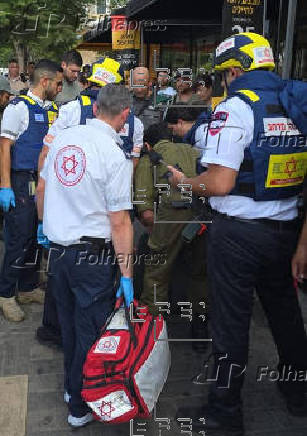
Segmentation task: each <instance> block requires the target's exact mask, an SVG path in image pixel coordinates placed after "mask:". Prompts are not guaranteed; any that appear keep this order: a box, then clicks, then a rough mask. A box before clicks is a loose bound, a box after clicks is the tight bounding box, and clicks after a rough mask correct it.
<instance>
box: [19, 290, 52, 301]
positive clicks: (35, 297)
mask: <svg viewBox="0 0 307 436" xmlns="http://www.w3.org/2000/svg"><path fill="white" fill-rule="evenodd" d="M17 299H18V302H19V303H20V304H29V303H39V304H44V301H45V292H44V291H42V290H41V288H35V289H33V291H30V292H19V293H18V297H17Z"/></svg>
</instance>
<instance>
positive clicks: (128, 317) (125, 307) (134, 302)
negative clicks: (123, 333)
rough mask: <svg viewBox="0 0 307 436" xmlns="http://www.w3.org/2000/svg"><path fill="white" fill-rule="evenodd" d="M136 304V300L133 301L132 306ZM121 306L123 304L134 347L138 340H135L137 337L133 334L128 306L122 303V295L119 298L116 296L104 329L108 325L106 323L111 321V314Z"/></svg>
mask: <svg viewBox="0 0 307 436" xmlns="http://www.w3.org/2000/svg"><path fill="white" fill-rule="evenodd" d="M136 304H137V302H136V301H133V306H134V307H135V305H136ZM121 306H123V307H124V309H125V317H126V321H127V324H128V328H129V333H130V335H131V339H132V342H133V344H134V346H135V347H136V346H137V342H138V341H137V337H136V334H135V331H134V326H133V323H132V322H131V319H130V306H128V307H127V306H126V305H125V304H124V297H119V298H117V300H116V303H115V308H114V312H113V313H112V315H111V316H110V318H109V319H108V321H107V323H106V325H105V329H107V327H108V325H109V324H110V322H111V320H112V318H113V316H114V315H115V313H116V312H118V311H119V309H120V308H121Z"/></svg>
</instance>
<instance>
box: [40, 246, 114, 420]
mask: <svg viewBox="0 0 307 436" xmlns="http://www.w3.org/2000/svg"><path fill="white" fill-rule="evenodd" d="M51 249H52V252H51V255H50V279H49V280H50V282H51V283H50V284H51V287H52V292H53V296H54V298H55V301H56V306H57V312H58V317H59V322H60V328H61V334H62V341H63V352H64V370H65V375H64V387H65V390H66V391H67V392H68V393H69V394H70V395H71V400H70V402H69V405H68V406H69V410H70V413H71V414H72V415H73V416H75V417H81V416H83V415H85V414H86V413H87V412H88V410H89V409H88V407H87V405H86V404H85V403H84V401H83V400H82V398H81V389H82V379H83V373H82V370H83V364H84V362H85V359H86V356H87V353H88V351H89V349H90V348H91V346H92V345H93V344H94V342H95V340H96V339H97V338H98V337H99V334H100V331H101V328H102V327H103V325H104V323H105V321H106V319H107V317H108V316H109V315H110V314H111V312H112V310H113V308H114V302H115V293H116V289H115V286H114V285H115V277H116V265H113V264H112V263H110V262H108V261H107V259H108V258H107V256H105V257H100V256H99V255H98V253H97V251H95V250H93V248H92V246H91V245H90V244H85V245H84V248H82V250H81V249H76V248H68V247H61V246H56V247H55V246H51ZM95 258H97V262H96V261H95ZM93 259H94V261H93Z"/></svg>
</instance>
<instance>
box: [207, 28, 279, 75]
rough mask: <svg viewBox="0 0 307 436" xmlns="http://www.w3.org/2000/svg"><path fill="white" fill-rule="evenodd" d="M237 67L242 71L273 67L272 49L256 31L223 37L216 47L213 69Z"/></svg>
mask: <svg viewBox="0 0 307 436" xmlns="http://www.w3.org/2000/svg"><path fill="white" fill-rule="evenodd" d="M231 67H238V68H241V69H242V70H243V71H252V70H256V69H258V68H267V69H268V70H270V71H273V70H274V69H275V62H274V56H273V51H272V48H271V46H270V43H269V41H268V40H267V39H266V38H264V37H263V36H262V35H258V34H257V33H251V32H246V33H237V34H235V35H232V36H230V37H229V38H227V39H225V40H224V41H223V42H222V43H221V44H220V45H219V46H218V47H217V49H216V52H215V58H214V69H215V70H216V71H223V70H226V69H227V68H231Z"/></svg>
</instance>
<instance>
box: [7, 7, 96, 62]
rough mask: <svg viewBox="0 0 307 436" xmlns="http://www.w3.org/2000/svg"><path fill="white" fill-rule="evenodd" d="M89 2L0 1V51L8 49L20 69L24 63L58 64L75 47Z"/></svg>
mask: <svg viewBox="0 0 307 436" xmlns="http://www.w3.org/2000/svg"><path fill="white" fill-rule="evenodd" d="M92 1H94V0H73V1H67V0H48V2H47V1H44V0H10V1H9V2H8V1H7V0H0V44H1V45H0V47H1V49H0V51H2V50H3V48H5V49H6V50H7V49H9V48H10V49H11V51H12V52H13V53H14V52H15V54H16V56H17V57H18V59H19V63H20V64H21V67H22V64H23V63H25V61H26V60H27V59H33V60H37V59H39V58H41V57H49V58H52V59H55V60H59V59H60V57H61V55H62V53H63V51H65V50H67V49H69V48H71V47H72V46H74V45H75V44H76V43H77V34H78V29H80V27H81V26H82V23H83V22H84V21H85V17H86V6H87V5H88V4H89V3H90V2H92ZM0 59H1V56H0Z"/></svg>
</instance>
